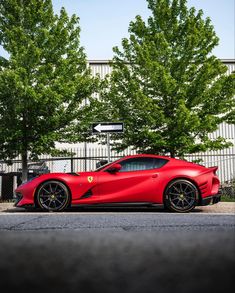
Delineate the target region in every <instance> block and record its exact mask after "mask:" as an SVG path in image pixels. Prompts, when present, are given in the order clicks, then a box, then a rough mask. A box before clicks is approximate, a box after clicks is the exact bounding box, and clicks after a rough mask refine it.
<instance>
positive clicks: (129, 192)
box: [97, 157, 164, 203]
mask: <svg viewBox="0 0 235 293" xmlns="http://www.w3.org/2000/svg"><path fill="white" fill-rule="evenodd" d="M156 160H158V159H156V158H153V157H138V158H129V159H126V160H123V161H120V162H118V163H119V164H120V165H121V170H120V171H118V172H109V168H108V169H106V170H104V171H102V172H99V175H98V183H97V184H98V185H97V187H98V194H99V196H100V199H99V201H100V202H104V203H105V202H123V203H124V202H154V198H155V195H156V188H157V182H158V171H159V170H158V169H159V162H156ZM161 163H162V165H163V164H164V162H161Z"/></svg>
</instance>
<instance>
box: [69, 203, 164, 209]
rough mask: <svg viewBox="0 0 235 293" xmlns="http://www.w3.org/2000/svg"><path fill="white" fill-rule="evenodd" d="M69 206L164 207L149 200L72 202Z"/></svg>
mask: <svg viewBox="0 0 235 293" xmlns="http://www.w3.org/2000/svg"><path fill="white" fill-rule="evenodd" d="M71 207H114V208H115V207H158V208H164V204H161V203H159V204H158V203H151V202H131V203H129V202H114V203H94V204H72V205H71Z"/></svg>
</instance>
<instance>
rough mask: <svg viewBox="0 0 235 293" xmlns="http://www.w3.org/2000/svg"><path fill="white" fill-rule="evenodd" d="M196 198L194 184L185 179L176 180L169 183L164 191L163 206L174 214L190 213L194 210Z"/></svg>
mask: <svg viewBox="0 0 235 293" xmlns="http://www.w3.org/2000/svg"><path fill="white" fill-rule="evenodd" d="M198 196H199V193H198V189H197V187H196V186H195V184H193V183H192V182H191V181H189V180H186V179H176V180H173V181H171V182H170V183H169V184H168V186H167V188H166V190H165V193H164V201H165V206H166V208H168V209H169V210H171V211H174V212H179V213H185V212H190V211H191V210H193V209H194V207H195V205H196V203H197V201H198Z"/></svg>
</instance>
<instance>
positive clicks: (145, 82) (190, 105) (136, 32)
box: [101, 0, 235, 157]
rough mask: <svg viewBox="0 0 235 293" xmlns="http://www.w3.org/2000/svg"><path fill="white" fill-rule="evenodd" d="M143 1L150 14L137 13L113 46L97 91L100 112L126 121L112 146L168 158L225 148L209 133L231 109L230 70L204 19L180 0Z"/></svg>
mask: <svg viewBox="0 0 235 293" xmlns="http://www.w3.org/2000/svg"><path fill="white" fill-rule="evenodd" d="M147 2H148V8H149V9H150V11H151V16H150V17H149V18H148V20H147V22H145V21H144V20H143V19H142V18H141V16H137V17H136V18H135V20H134V21H132V22H131V23H130V26H129V33H130V35H129V37H128V38H124V39H123V40H122V48H121V49H119V48H117V47H115V48H114V53H115V54H114V58H113V62H112V67H113V71H112V74H111V76H110V77H109V80H108V83H107V81H106V87H105V90H104V91H103V93H102V99H101V101H102V103H101V104H102V107H103V109H102V113H103V114H104V117H106V119H110V120H112V119H115V120H122V121H123V122H124V123H125V134H124V136H123V140H122V141H121V142H120V143H116V148H117V149H119V150H122V149H125V148H126V147H127V146H132V147H133V148H135V149H137V150H138V151H139V152H149V153H162V154H168V153H170V155H171V156H172V157H175V156H183V155H184V154H186V153H195V152H198V151H206V150H216V149H222V148H225V147H227V146H228V145H229V143H227V142H226V141H225V139H223V138H222V137H218V138H217V139H214V140H211V139H209V138H208V134H209V133H211V132H213V131H215V130H216V129H217V127H218V124H219V123H221V122H222V121H224V120H226V119H228V115H227V114H228V113H229V111H232V109H234V106H235V105H234V75H230V76H227V74H226V71H227V67H226V66H225V65H223V64H222V62H221V61H220V60H219V59H218V58H216V57H215V56H213V55H212V53H211V52H212V50H213V48H214V47H215V46H216V45H217V44H218V42H219V40H218V37H217V36H216V34H215V31H214V28H213V26H212V24H211V21H210V19H209V18H206V19H204V18H203V12H202V10H200V11H198V12H197V11H196V10H195V8H190V9H188V8H187V1H186V0H147ZM107 84H108V85H107ZM229 117H230V116H229Z"/></svg>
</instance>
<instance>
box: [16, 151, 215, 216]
mask: <svg viewBox="0 0 235 293" xmlns="http://www.w3.org/2000/svg"><path fill="white" fill-rule="evenodd" d="M216 170H217V167H210V168H206V167H204V166H201V165H198V164H194V163H190V162H187V161H183V160H178V159H172V158H169V157H163V156H157V155H134V156H127V157H124V158H121V159H119V160H117V161H115V162H111V163H108V164H106V165H103V166H101V167H100V168H98V169H97V170H95V171H92V172H79V173H49V174H44V175H41V176H39V177H36V178H34V179H32V180H31V181H28V182H27V183H24V184H22V185H20V186H19V187H18V188H17V189H16V191H15V197H16V203H15V205H16V206H17V207H30V206H31V207H39V208H41V209H43V210H47V211H62V210H64V209H65V208H67V207H69V206H75V205H76V206H88V205H92V206H97V205H103V206H111V205H112V206H120V205H124V206H125V205H129V206H130V205H133V206H136V205H140V206H162V207H165V208H167V209H169V210H171V211H174V212H189V211H191V210H192V209H193V208H194V207H195V206H196V205H207V204H210V203H213V204H214V203H217V202H219V201H220V195H219V193H218V191H219V184H220V182H219V179H218V177H217V176H216Z"/></svg>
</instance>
